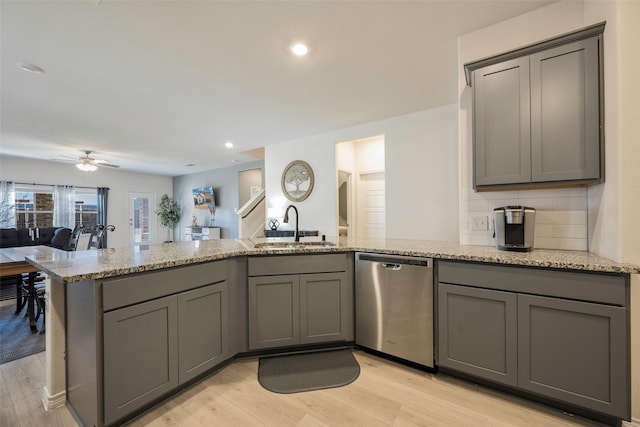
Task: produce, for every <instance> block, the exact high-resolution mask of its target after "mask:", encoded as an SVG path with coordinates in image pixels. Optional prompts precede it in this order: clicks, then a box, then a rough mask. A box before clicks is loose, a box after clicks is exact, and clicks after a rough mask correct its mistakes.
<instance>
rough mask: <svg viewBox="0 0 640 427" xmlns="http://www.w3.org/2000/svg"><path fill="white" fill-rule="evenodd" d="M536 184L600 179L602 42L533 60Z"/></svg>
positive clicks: (574, 45)
mask: <svg viewBox="0 0 640 427" xmlns="http://www.w3.org/2000/svg"><path fill="white" fill-rule="evenodd" d="M530 72H531V180H532V181H533V182H545V181H565V180H585V179H598V178H600V126H599V123H600V119H599V116H600V113H599V105H600V101H599V92H598V90H599V89H598V88H599V84H598V38H591V39H588V40H581V41H578V42H575V43H571V44H569V45H565V46H560V47H557V48H555V49H549V50H546V51H544V52H540V53H537V54H535V55H531V57H530Z"/></svg>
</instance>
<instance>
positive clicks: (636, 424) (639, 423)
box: [622, 419, 640, 427]
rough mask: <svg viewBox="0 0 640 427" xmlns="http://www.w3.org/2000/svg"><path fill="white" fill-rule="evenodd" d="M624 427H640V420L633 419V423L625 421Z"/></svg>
mask: <svg viewBox="0 0 640 427" xmlns="http://www.w3.org/2000/svg"><path fill="white" fill-rule="evenodd" d="M622 426H623V427H640V419H632V420H631V421H623V422H622Z"/></svg>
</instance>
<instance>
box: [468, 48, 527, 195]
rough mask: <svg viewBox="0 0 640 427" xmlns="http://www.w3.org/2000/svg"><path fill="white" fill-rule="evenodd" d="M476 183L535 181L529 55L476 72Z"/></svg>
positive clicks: (474, 111)
mask: <svg viewBox="0 0 640 427" xmlns="http://www.w3.org/2000/svg"><path fill="white" fill-rule="evenodd" d="M473 79H474V80H473V96H474V108H473V114H474V131H473V132H474V159H475V185H492V184H515V183H526V182H530V181H531V157H530V154H531V153H530V138H531V137H530V116H529V111H530V107H529V103H530V99H529V97H530V95H529V58H526V57H525V58H518V59H514V60H511V61H506V62H502V63H499V64H495V65H490V66H488V67H484V68H481V69H479V70H476V71H474V73H473Z"/></svg>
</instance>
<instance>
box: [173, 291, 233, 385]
mask: <svg viewBox="0 0 640 427" xmlns="http://www.w3.org/2000/svg"><path fill="white" fill-rule="evenodd" d="M227 299H228V296H227V283H226V282H222V283H218V284H215V285H210V286H205V287H204V288H198V289H194V290H192V291H188V292H183V293H181V294H178V355H179V357H178V360H179V365H178V378H179V382H180V384H182V383H185V382H187V381H189V380H190V379H192V378H194V377H196V376H198V375H200V374H202V373H204V372H206V371H208V370H209V369H211V368H213V367H215V366H216V365H218V364H219V363H221V362H223V361H224V360H226V359H227V358H228V357H229V345H228V343H229V337H228V333H229V325H228V319H229V316H228V313H227V311H228V309H227V307H228V302H227Z"/></svg>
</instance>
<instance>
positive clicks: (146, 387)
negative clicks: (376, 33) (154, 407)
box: [104, 296, 178, 424]
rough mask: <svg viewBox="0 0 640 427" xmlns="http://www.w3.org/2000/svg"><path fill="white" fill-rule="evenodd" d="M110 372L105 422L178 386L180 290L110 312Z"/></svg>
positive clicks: (106, 345)
mask: <svg viewBox="0 0 640 427" xmlns="http://www.w3.org/2000/svg"><path fill="white" fill-rule="evenodd" d="M104 372H105V376H104V413H105V424H110V423H112V422H114V421H116V420H118V419H120V418H122V417H124V416H125V415H127V414H129V413H130V412H132V411H133V410H135V409H138V408H140V407H142V406H144V405H145V404H147V403H150V402H152V401H154V400H155V399H157V398H159V397H161V396H162V395H164V394H166V393H167V392H169V391H171V390H172V389H174V388H175V387H177V386H178V312H177V297H176V296H170V297H166V298H160V299H157V300H154V301H150V302H146V303H142V304H137V305H134V306H132V307H127V308H123V309H120V310H115V311H112V312H109V313H105V314H104Z"/></svg>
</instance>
